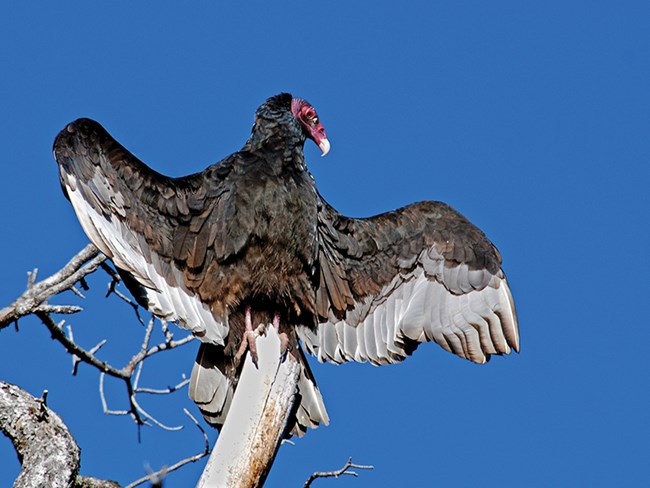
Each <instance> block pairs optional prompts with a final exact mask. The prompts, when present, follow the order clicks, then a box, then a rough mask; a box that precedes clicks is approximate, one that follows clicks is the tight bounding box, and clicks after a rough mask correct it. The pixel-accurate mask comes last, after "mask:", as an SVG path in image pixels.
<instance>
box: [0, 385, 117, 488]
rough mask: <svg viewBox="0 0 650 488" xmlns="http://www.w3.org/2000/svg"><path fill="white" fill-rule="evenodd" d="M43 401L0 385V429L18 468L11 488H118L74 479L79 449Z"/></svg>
mask: <svg viewBox="0 0 650 488" xmlns="http://www.w3.org/2000/svg"><path fill="white" fill-rule="evenodd" d="M44 398H45V396H44ZM44 398H42V399H38V398H34V397H33V396H32V395H30V394H29V393H27V392H26V391H24V390H22V389H21V388H19V387H17V386H15V385H12V384H10V383H5V382H4V381H0V429H1V430H2V431H3V432H4V434H5V435H6V436H7V437H9V439H11V442H12V443H13V445H14V448H15V449H16V453H17V454H18V459H19V460H20V463H21V464H22V470H21V471H20V474H19V475H18V478H17V479H16V482H15V483H14V488H41V487H43V486H47V487H49V488H58V487H61V488H70V487H73V486H74V487H94V488H100V487H101V488H109V487H111V488H115V487H117V488H119V486H120V485H118V484H117V483H115V482H113V481H106V480H99V479H95V478H87V477H77V472H78V471H79V447H78V446H77V443H76V442H75V440H74V438H73V437H72V434H70V431H69V430H68V428H67V427H66V425H65V424H64V423H63V421H62V420H61V418H60V417H59V416H58V415H57V414H56V413H54V412H53V411H52V410H50V409H49V408H48V407H47V406H46V405H45V399H44Z"/></svg>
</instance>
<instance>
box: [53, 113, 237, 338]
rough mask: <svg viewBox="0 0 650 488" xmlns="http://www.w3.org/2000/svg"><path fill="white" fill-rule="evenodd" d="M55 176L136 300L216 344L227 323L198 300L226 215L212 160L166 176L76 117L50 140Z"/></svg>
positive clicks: (220, 173) (221, 169) (223, 187)
mask: <svg viewBox="0 0 650 488" xmlns="http://www.w3.org/2000/svg"><path fill="white" fill-rule="evenodd" d="M54 156H55V158H56V160H57V162H58V164H59V177H60V182H61V186H62V188H63V191H64V193H65V195H66V196H67V197H68V199H69V200H70V202H71V203H72V206H73V207H74V210H75V212H76V214H77V217H78V218H79V221H80V223H81V225H82V227H83V229H84V231H85V232H86V234H87V235H88V237H89V238H90V240H91V241H92V243H93V244H95V246H97V248H99V250H100V251H102V252H103V253H104V254H106V256H107V257H109V258H110V259H111V260H112V261H113V263H114V264H115V266H116V267H117V268H118V269H119V270H120V271H121V273H122V274H123V275H124V276H125V277H126V279H125V282H126V283H127V284H128V285H131V286H130V288H131V289H132V291H134V292H135V293H134V295H135V296H136V298H138V301H140V302H141V304H143V305H145V306H146V307H147V308H148V309H149V310H151V311H152V312H154V313H155V314H156V315H157V316H159V317H161V318H163V319H167V320H178V321H179V324H180V325H181V326H182V327H184V328H187V329H188V330H190V331H191V332H192V333H193V334H195V335H196V336H198V337H200V338H201V339H202V340H203V341H206V342H209V343H212V344H215V345H223V343H224V338H225V336H226V335H227V333H228V325H227V321H226V320H225V319H224V318H222V317H219V316H218V315H217V316H215V314H213V311H212V310H211V309H210V307H209V306H208V305H207V304H206V302H205V301H204V300H202V297H201V293H200V290H201V286H202V285H203V284H204V281H205V279H206V270H207V269H208V267H209V266H210V264H211V263H212V262H213V261H214V260H215V256H216V255H218V253H220V252H223V244H222V243H220V242H219V239H218V238H217V237H218V236H219V235H223V229H220V228H219V225H220V223H223V219H218V218H211V216H215V215H222V214H225V213H227V209H225V208H223V205H224V199H223V198H220V197H221V195H222V194H223V193H224V192H227V191H228V186H227V184H225V183H224V178H225V176H226V175H227V172H228V165H215V166H212V167H210V168H208V169H207V170H206V171H205V172H203V173H200V174H196V175H190V176H188V177H184V178H168V177H166V176H164V175H161V174H159V173H157V172H155V171H153V170H152V169H151V168H149V167H148V166H146V165H145V164H144V163H142V162H141V161H139V160H138V159H137V158H136V157H135V156H133V155H132V154H131V153H130V152H129V151H127V150H126V149H125V148H124V147H122V146H121V145H120V144H119V143H118V142H117V141H116V140H115V139H113V137H111V135H110V134H108V132H107V131H106V130H105V129H104V128H103V127H102V126H101V125H99V124H98V123H97V122H94V121H92V120H89V119H79V120H77V121H75V122H73V123H71V124H69V125H68V126H66V128H64V129H63V130H62V131H61V132H60V133H59V135H58V136H57V138H56V140H55V141H54Z"/></svg>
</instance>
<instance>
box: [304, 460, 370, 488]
mask: <svg viewBox="0 0 650 488" xmlns="http://www.w3.org/2000/svg"><path fill="white" fill-rule="evenodd" d="M351 468H354V469H375V467H374V466H363V465H361V464H354V463H353V462H352V458H350V459H348V462H347V463H345V464H344V465H343V467H342V468H341V469H338V470H336V471H317V472H316V473H314V474H312V475H311V476H310V477H309V479H308V480H307V481H306V482H305V485H304V488H309V487H310V486H311V484H312V482H313V481H314V480H315V479H318V478H338V477H339V476H342V475H344V474H347V475H350V476H359V473H357V472H356V471H350V469H351Z"/></svg>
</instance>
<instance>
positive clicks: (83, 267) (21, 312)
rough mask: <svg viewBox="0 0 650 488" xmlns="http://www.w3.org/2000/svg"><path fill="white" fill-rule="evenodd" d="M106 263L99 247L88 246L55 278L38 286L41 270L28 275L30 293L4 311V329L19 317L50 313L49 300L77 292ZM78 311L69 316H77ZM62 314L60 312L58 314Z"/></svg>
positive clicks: (0, 319) (1, 320)
mask: <svg viewBox="0 0 650 488" xmlns="http://www.w3.org/2000/svg"><path fill="white" fill-rule="evenodd" d="M104 261H106V256H104V255H103V254H101V253H100V252H99V251H98V250H97V248H96V247H95V246H93V245H92V244H88V245H87V246H86V247H85V248H83V249H82V250H81V251H80V252H79V253H78V254H77V255H76V256H75V257H73V258H72V259H71V260H70V262H69V263H68V264H66V265H65V266H64V267H63V268H61V269H60V270H59V271H57V272H56V273H54V274H53V275H52V276H50V277H48V278H46V279H44V280H43V281H40V282H38V283H36V275H37V273H38V270H37V269H35V270H34V271H32V272H31V273H29V274H28V277H27V290H25V292H24V293H23V294H22V295H21V296H19V297H18V298H17V299H16V300H14V302H13V303H12V304H11V305H9V306H7V307H5V308H3V309H2V310H0V330H1V329H4V328H5V327H7V326H9V325H11V324H12V323H14V322H16V321H17V320H18V319H19V318H21V317H24V316H26V315H31V314H33V313H36V312H42V313H50V312H52V310H51V309H48V307H49V306H48V305H47V300H48V299H49V298H50V297H52V296H54V295H58V294H59V293H61V292H63V291H66V290H73V289H76V288H75V284H77V283H78V282H79V281H81V280H83V278H85V277H86V276H87V275H89V274H91V273H93V272H94V271H95V270H96V269H97V268H98V267H99V266H100V265H101V264H102V263H103V262H104ZM77 311H79V310H78V309H76V310H74V311H72V310H69V311H68V312H67V313H74V312H77ZM56 313H59V312H56Z"/></svg>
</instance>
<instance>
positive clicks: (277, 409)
mask: <svg viewBox="0 0 650 488" xmlns="http://www.w3.org/2000/svg"><path fill="white" fill-rule="evenodd" d="M257 353H258V365H257V366H255V365H254V364H253V361H252V360H251V357H250V354H249V353H247V354H246V360H245V362H244V367H243V370H242V374H241V376H240V378H239V382H238V384H237V390H235V395H234V397H233V400H232V404H231V405H230V409H229V412H228V417H227V418H226V422H225V423H224V425H223V428H222V429H221V433H220V434H219V437H218V438H217V444H216V446H215V448H214V450H213V451H212V454H211V455H210V459H208V463H207V465H206V467H205V470H204V471H203V475H202V476H201V479H200V480H199V483H198V485H197V487H199V488H213V487H214V488H216V487H228V488H256V487H259V486H262V485H263V484H264V480H265V479H266V476H267V474H268V472H269V470H270V469H271V465H272V463H273V460H274V459H275V455H276V453H277V451H278V449H279V447H280V444H281V442H282V438H283V436H284V433H285V429H286V425H287V419H288V417H289V414H290V412H291V410H292V407H293V403H294V401H295V398H296V390H297V384H298V377H299V374H300V366H299V365H298V362H297V361H295V360H294V359H293V358H292V356H291V355H290V354H289V355H287V356H286V359H285V360H284V361H283V360H282V358H281V351H280V338H279V336H278V333H277V331H276V329H275V327H273V326H269V327H268V330H267V332H266V335H263V336H260V337H258V338H257Z"/></svg>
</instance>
